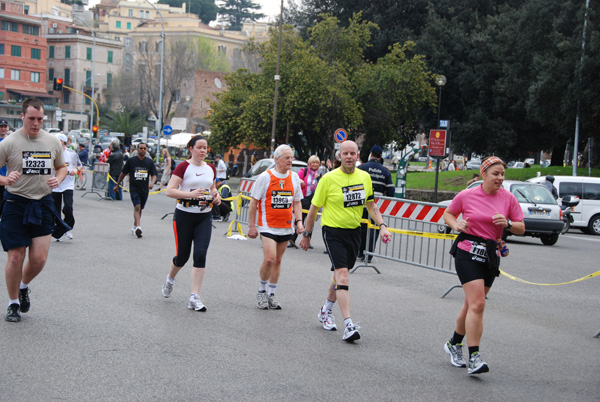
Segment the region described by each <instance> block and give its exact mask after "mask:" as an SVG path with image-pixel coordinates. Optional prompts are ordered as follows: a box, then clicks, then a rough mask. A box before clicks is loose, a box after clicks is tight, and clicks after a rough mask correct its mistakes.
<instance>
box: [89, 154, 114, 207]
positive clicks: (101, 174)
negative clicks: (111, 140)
mask: <svg viewBox="0 0 600 402" xmlns="http://www.w3.org/2000/svg"><path fill="white" fill-rule="evenodd" d="M109 168H110V166H109V164H108V163H100V162H96V163H94V166H93V170H92V184H91V186H90V189H91V191H86V192H85V193H83V195H82V197H85V195H86V194H97V195H98V196H99V197H100V198H99V199H100V200H111V201H113V199H112V198H110V197H109V196H108V179H107V178H108V171H109ZM101 193H104V195H102V194H101Z"/></svg>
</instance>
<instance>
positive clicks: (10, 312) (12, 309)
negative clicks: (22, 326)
mask: <svg viewBox="0 0 600 402" xmlns="http://www.w3.org/2000/svg"><path fill="white" fill-rule="evenodd" d="M5 319H6V321H8V322H18V321H21V314H19V305H18V304H16V303H13V304H11V305H10V306H8V309H7V310H6V318H5Z"/></svg>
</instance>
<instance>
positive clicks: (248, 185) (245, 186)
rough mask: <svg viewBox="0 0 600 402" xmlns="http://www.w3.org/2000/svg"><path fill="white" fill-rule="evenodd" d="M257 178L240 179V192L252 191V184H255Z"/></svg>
mask: <svg viewBox="0 0 600 402" xmlns="http://www.w3.org/2000/svg"><path fill="white" fill-rule="evenodd" d="M255 181H256V180H254V179H252V180H250V179H241V180H240V192H242V191H243V192H246V193H249V192H250V191H252V186H254V182H255Z"/></svg>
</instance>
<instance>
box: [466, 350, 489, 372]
mask: <svg viewBox="0 0 600 402" xmlns="http://www.w3.org/2000/svg"><path fill="white" fill-rule="evenodd" d="M488 371H490V368H489V367H488V365H487V363H486V362H484V361H483V359H482V358H481V355H480V354H479V352H475V353H473V354H472V355H471V357H470V359H469V374H481V373H487V372H488Z"/></svg>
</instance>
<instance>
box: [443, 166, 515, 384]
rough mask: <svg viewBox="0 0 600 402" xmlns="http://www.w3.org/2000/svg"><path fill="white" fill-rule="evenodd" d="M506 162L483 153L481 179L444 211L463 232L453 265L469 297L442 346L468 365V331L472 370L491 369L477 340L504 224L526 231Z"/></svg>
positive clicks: (457, 363) (459, 362)
mask: <svg viewBox="0 0 600 402" xmlns="http://www.w3.org/2000/svg"><path fill="white" fill-rule="evenodd" d="M504 167H505V165H504V162H503V161H502V160H501V159H500V158H497V157H495V156H491V157H488V158H486V159H484V160H483V162H482V163H481V168H480V173H481V177H482V178H483V183H482V185H481V186H479V187H474V188H471V189H467V190H463V191H461V192H460V193H459V194H458V195H457V196H456V197H454V200H452V203H450V205H449V206H448V208H446V211H445V212H444V219H445V221H446V224H447V225H448V226H450V227H451V228H452V229H454V230H455V231H456V232H458V233H459V237H458V239H457V241H456V242H455V244H454V245H453V247H452V252H454V251H456V252H455V254H454V255H455V264H454V265H455V266H456V273H457V274H458V277H459V279H460V282H461V283H462V288H463V290H464V292H465V302H464V304H463V307H462V309H461V310H460V312H459V313H458V317H457V318H456V327H455V330H454V334H453V336H452V338H451V339H450V340H449V341H447V342H446V343H445V344H444V350H445V351H446V353H447V354H448V355H450V362H451V363H452V365H454V366H456V367H465V366H466V365H467V362H466V361H465V359H464V358H463V354H462V341H463V338H464V337H465V334H466V336H467V342H468V345H469V362H468V366H469V368H468V373H469V374H479V373H485V372H487V371H489V368H488V365H487V363H486V362H484V361H483V359H482V357H481V354H480V353H479V342H480V341H481V335H482V334H483V311H484V309H485V295H486V294H487V293H488V292H489V291H490V288H491V286H492V283H493V282H494V278H495V276H496V275H497V274H498V272H499V270H498V267H497V266H495V263H496V261H497V260H498V258H497V257H496V255H497V254H498V251H497V246H496V244H497V241H498V240H499V239H501V238H502V231H503V230H504V229H507V230H510V231H511V232H512V233H514V234H523V233H524V232H525V224H524V223H523V212H522V210H521V206H520V205H519V202H518V201H517V199H516V198H515V196H514V195H513V194H512V193H511V192H510V191H508V190H505V189H504V188H503V187H502V182H503V181H504ZM459 215H462V220H461V221H460V222H459V221H458V220H457V217H458V216H459ZM491 253H494V254H495V255H491ZM488 255H491V257H488ZM488 260H490V261H488Z"/></svg>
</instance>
